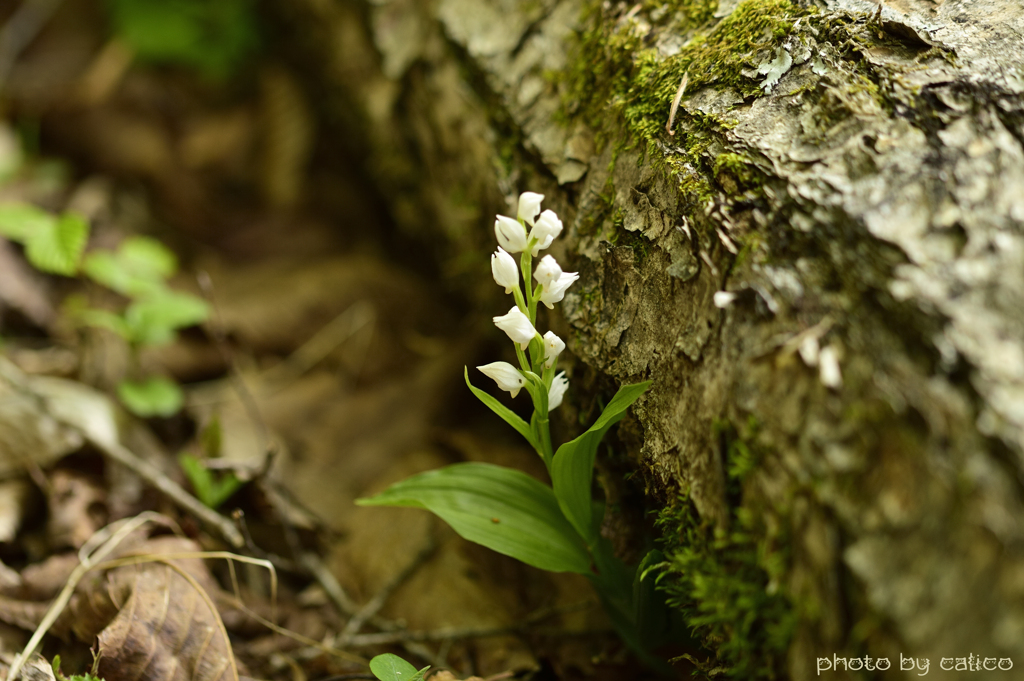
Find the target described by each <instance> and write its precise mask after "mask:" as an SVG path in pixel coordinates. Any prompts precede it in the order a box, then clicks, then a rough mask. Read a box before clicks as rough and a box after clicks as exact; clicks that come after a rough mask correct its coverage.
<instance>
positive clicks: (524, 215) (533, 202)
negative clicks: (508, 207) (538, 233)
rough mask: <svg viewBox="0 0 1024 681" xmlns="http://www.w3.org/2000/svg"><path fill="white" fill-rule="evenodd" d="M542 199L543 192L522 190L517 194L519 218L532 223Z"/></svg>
mask: <svg viewBox="0 0 1024 681" xmlns="http://www.w3.org/2000/svg"><path fill="white" fill-rule="evenodd" d="M543 200H544V195H543V194H537V193H534V192H523V193H522V194H520V195H519V219H520V220H522V221H523V222H525V223H527V224H529V225H533V221H534V219H535V218H536V217H537V213H539V212H540V202H541V201H543Z"/></svg>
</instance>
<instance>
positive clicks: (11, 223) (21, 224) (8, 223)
mask: <svg viewBox="0 0 1024 681" xmlns="http://www.w3.org/2000/svg"><path fill="white" fill-rule="evenodd" d="M56 221H57V219H56V218H55V217H54V216H52V215H50V214H49V213H47V212H46V211H45V210H43V209H42V208H37V207H35V206H31V205H29V204H27V203H7V204H4V205H2V206H0V236H3V237H7V238H8V239H10V240H11V241H17V242H18V243H22V244H23V243H25V242H26V241H27V240H28V238H29V236H30V235H31V234H33V233H35V232H39V231H41V230H46V229H52V225H53V223H55V222H56Z"/></svg>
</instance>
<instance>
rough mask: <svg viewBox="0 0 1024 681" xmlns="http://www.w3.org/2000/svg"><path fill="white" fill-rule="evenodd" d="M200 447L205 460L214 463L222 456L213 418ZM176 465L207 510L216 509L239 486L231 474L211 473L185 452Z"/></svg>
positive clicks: (204, 433) (218, 429) (200, 440)
mask: <svg viewBox="0 0 1024 681" xmlns="http://www.w3.org/2000/svg"><path fill="white" fill-rule="evenodd" d="M199 443H200V446H201V447H202V450H203V454H204V455H205V457H206V458H210V459H215V458H219V457H220V455H221V428H220V421H219V420H218V419H216V418H214V419H213V420H212V421H210V423H209V424H207V426H206V427H205V428H203V430H202V431H201V432H200V434H199ZM178 463H179V465H180V466H181V470H182V471H184V472H185V477H187V478H188V480H189V482H191V483H192V489H193V490H195V493H196V497H198V498H199V500H200V501H201V502H203V503H204V504H206V505H207V506H209V507H210V508H214V509H216V508H219V507H220V506H221V504H223V503H224V502H225V501H227V500H228V499H230V498H231V496H232V495H233V494H234V493H235V492H237V491H238V489H239V488H240V487H242V485H244V484H245V482H244V481H243V480H239V479H238V477H237V476H235V474H234V473H232V472H231V471H223V472H221V473H214V472H213V471H211V470H210V469H209V468H207V467H206V465H205V464H204V463H203V461H202V459H200V458H198V457H196V456H192V455H191V454H189V453H187V452H182V453H181V454H179V455H178Z"/></svg>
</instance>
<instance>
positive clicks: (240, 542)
mask: <svg viewBox="0 0 1024 681" xmlns="http://www.w3.org/2000/svg"><path fill="white" fill-rule="evenodd" d="M80 432H81V431H80ZM82 435H83V437H85V438H86V440H88V442H89V443H90V444H91V445H92V446H93V447H96V448H97V449H99V450H100V451H101V452H103V453H104V454H106V455H107V456H109V457H110V458H111V459H114V460H115V461H117V462H118V463H120V464H122V465H123V466H125V467H127V468H129V469H131V470H132V471H134V472H135V474H136V475H138V476H139V477H140V478H142V479H143V480H145V481H146V482H148V483H149V484H150V485H152V486H153V487H155V488H157V489H158V490H160V491H161V492H163V493H164V494H165V495H167V497H169V498H170V499H171V501H173V502H174V503H176V504H178V506H181V507H182V508H183V509H185V510H186V511H188V512H189V513H192V514H193V515H195V516H196V517H198V518H199V519H200V520H202V521H203V522H204V523H206V524H207V525H210V526H212V527H215V528H217V530H218V531H219V532H220V533H221V534H222V535H224V538H225V539H227V540H228V543H229V544H231V545H232V546H234V547H235V548H242V547H244V546H245V539H243V538H242V533H241V532H239V531H238V528H237V527H235V525H234V524H233V523H232V522H231V521H230V520H228V519H227V518H225V517H224V516H222V515H221V514H220V513H217V512H216V511H214V510H213V509H212V508H210V507H209V506H206V505H205V504H203V502H201V501H199V500H198V499H196V498H195V497H194V496H192V495H191V494H189V493H188V492H187V491H186V490H185V488H183V487H182V486H181V485H179V484H178V483H176V482H174V481H173V480H171V479H170V478H168V477H167V476H166V475H164V473H163V471H161V470H160V469H159V468H157V467H156V466H154V465H153V464H151V463H149V462H148V461H146V460H145V459H141V458H139V457H138V456H136V455H135V453H133V452H131V451H130V450H129V449H128V448H127V447H124V446H123V445H121V443H119V442H107V441H105V440H97V439H96V438H94V437H92V436H91V435H90V434H88V433H85V432H82Z"/></svg>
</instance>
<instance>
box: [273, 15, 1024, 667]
mask: <svg viewBox="0 0 1024 681" xmlns="http://www.w3.org/2000/svg"><path fill="white" fill-rule="evenodd" d="M278 10H279V12H280V14H281V18H282V25H285V26H288V25H292V26H297V27H300V28H301V30H302V31H303V33H302V35H303V41H304V43H305V44H306V50H307V54H306V59H307V60H308V62H307V63H308V64H311V65H314V66H315V68H314V69H312V70H311V71H310V73H311V74H313V77H312V78H311V82H315V83H317V86H316V87H318V88H319V89H320V94H321V95H322V97H323V99H324V101H327V102H328V103H333V105H334V106H333V109H332V111H333V112H334V113H333V114H332V115H333V116H335V118H336V120H335V121H334V122H335V124H336V125H338V126H343V127H344V129H347V130H349V131H350V132H349V134H352V135H364V136H365V139H366V140H368V141H367V142H366V143H365V144H363V145H362V146H360V145H358V144H354V145H352V148H353V149H361V152H359V153H362V154H363V155H364V158H365V160H366V162H367V163H368V166H367V167H368V169H369V172H371V173H372V174H373V175H374V177H375V181H376V182H377V183H378V186H379V187H380V188H381V191H382V192H383V194H384V196H386V197H387V199H388V201H389V204H390V206H391V207H392V210H393V217H394V220H395V222H396V224H397V225H398V226H399V227H400V228H401V229H402V230H403V231H404V232H406V233H407V234H409V235H411V236H412V237H413V238H416V239H419V240H421V241H422V242H423V243H425V244H429V245H430V246H431V248H432V249H433V254H434V257H435V258H436V259H437V261H438V263H439V265H440V266H441V267H442V269H443V270H444V271H445V272H446V273H447V274H448V275H449V276H450V277H452V279H453V282H457V283H458V284H459V285H463V284H466V285H468V286H469V287H473V286H475V287H479V290H481V291H484V290H490V289H488V288H487V287H488V285H489V284H488V281H489V277H488V270H487V266H486V258H483V257H482V254H484V253H486V252H487V251H489V250H490V249H491V248H492V243H491V233H490V224H491V221H492V220H493V217H492V216H493V214H494V213H495V212H509V211H512V210H513V208H512V207H511V206H512V205H513V202H514V198H515V196H516V194H517V192H519V191H522V190H527V189H529V190H532V191H538V192H542V193H544V194H545V195H546V196H547V200H546V203H545V207H550V208H553V209H555V210H556V211H557V212H558V213H559V214H560V215H561V216H562V217H563V220H565V222H566V225H567V235H566V236H567V238H565V239H563V240H562V242H561V244H562V245H561V246H559V247H556V251H555V254H556V256H558V257H559V259H560V260H561V261H562V262H563V267H564V268H566V269H571V270H578V271H579V272H580V275H581V278H580V281H579V283H578V284H577V285H576V286H575V287H574V288H573V289H572V290H571V292H570V294H569V295H567V296H566V301H565V305H564V306H563V312H562V314H563V317H562V319H561V320H555V321H554V322H553V323H554V325H555V326H556V328H557V326H558V325H559V324H561V325H562V328H563V329H565V330H567V331H568V332H569V334H568V335H569V337H570V339H571V342H570V350H571V352H572V355H573V356H574V358H575V364H574V365H573V366H572V368H571V373H572V377H573V379H574V381H573V384H574V387H575V388H576V390H575V395H573V396H572V400H573V402H574V404H575V405H576V406H577V407H581V408H582V407H583V406H586V405H589V404H591V402H592V401H593V400H594V399H595V398H596V397H597V394H596V392H597V390H598V389H599V388H604V387H607V386H608V385H610V384H612V383H613V382H633V381H638V380H644V379H648V378H650V379H653V380H654V384H653V386H652V388H651V390H650V392H649V393H648V394H647V395H646V396H645V397H644V398H643V399H642V400H641V401H640V403H639V404H638V406H637V407H636V409H635V412H636V415H637V417H638V424H639V425H638V426H637V432H638V433H640V432H642V436H641V437H637V438H635V447H634V449H635V451H634V452H633V454H634V455H635V458H636V461H637V462H638V464H639V466H640V468H641V470H642V473H643V479H644V480H645V482H646V487H647V492H648V494H649V495H650V496H651V497H652V498H653V499H655V500H657V503H659V504H662V505H664V506H672V505H673V504H677V503H679V502H677V501H676V500H677V499H678V498H679V496H680V495H684V496H685V498H686V502H685V504H686V506H685V507H683V506H679V507H677V511H678V512H677V513H676V515H672V514H668V515H666V520H665V521H664V522H663V523H662V528H663V529H664V530H665V531H666V532H667V533H668V534H669V535H670V539H671V546H672V547H674V550H675V551H677V555H678V556H681V557H682V558H681V561H682V562H681V563H679V564H678V565H677V567H678V568H679V576H680V580H679V581H678V582H677V585H678V588H677V589H676V591H675V592H674V594H673V595H674V597H675V599H676V600H677V602H679V604H680V605H681V606H682V607H684V609H686V608H689V610H687V611H688V612H691V613H697V612H699V611H700V609H701V607H702V605H703V606H707V605H708V604H706V603H705V604H701V603H699V602H697V601H699V599H700V598H723V599H726V600H728V599H730V598H740V597H741V595H742V594H745V593H747V590H746V586H748V585H749V584H748V583H754V584H755V585H756V586H757V588H758V589H761V590H763V591H764V592H765V593H766V594H767V596H768V597H769V598H768V600H767V601H765V602H769V603H770V607H767V608H766V609H765V610H764V612H763V613H762V614H763V615H764V616H765V617H768V618H773V617H782V616H783V615H777V614H772V613H778V612H779V609H778V607H777V606H778V603H779V601H777V598H783V599H784V600H785V602H786V603H788V606H787V607H788V608H789V611H790V612H792V613H795V618H796V621H797V622H798V624H797V625H796V627H795V633H793V635H792V636H785V637H781V638H780V636H775V637H774V638H773V639H772V640H771V641H763V640H757V641H754V640H751V641H745V640H744V639H743V636H748V637H749V636H753V634H751V633H750V630H749V627H747V628H744V627H743V626H741V625H740V623H739V622H736V623H734V624H730V623H729V622H728V621H720V622H717V624H715V625H714V626H705V628H704V630H703V633H704V634H706V635H707V636H708V640H709V642H710V643H711V644H712V645H717V646H719V647H721V648H722V649H723V650H726V651H727V653H725V654H724V658H723V659H724V661H725V663H726V664H727V666H732V667H733V668H734V669H738V667H737V660H740V659H741V658H743V657H744V656H746V659H745V663H746V664H748V665H750V668H758V669H760V670H761V671H760V672H758V674H760V675H764V676H771V675H772V674H778V675H788V676H789V677H791V678H793V679H809V678H812V677H816V659H817V658H819V657H828V658H829V659H830V660H831V659H832V658H833V655H835V654H838V655H839V656H853V655H869V656H871V657H872V658H878V657H888V658H889V659H890V660H893V661H894V666H895V665H898V664H899V659H900V655H901V654H902V655H905V656H915V657H919V658H923V657H927V658H930V659H931V661H932V665H933V669H935V668H936V667H938V666H939V665H940V659H941V658H943V657H947V658H957V657H966V656H967V655H968V654H971V653H973V654H975V655H981V656H982V657H986V656H993V657H996V658H1011V659H1013V660H1014V662H1015V664H1017V665H1018V666H1019V665H1024V504H1022V498H1024V483H1022V481H1024V38H1022V35H1024V6H1022V5H1021V4H1020V3H1019V2H1014V1H1013V0H984V1H982V2H978V1H973V2H967V0H944V1H937V2H928V1H926V0H886V1H885V2H884V3H883V4H882V5H881V6H879V5H876V4H874V3H868V2H862V1H861V0H824V1H822V2H816V3H811V2H808V1H806V0H799V1H793V2H790V1H789V0H746V1H745V2H742V3H737V2H730V1H729V0H721V2H718V3H711V4H709V3H708V2H701V1H700V0H690V1H687V0H674V2H670V3H665V4H661V3H654V2H642V3H638V4H636V5H633V4H632V3H620V4H616V3H608V2H605V3H596V2H594V3H589V2H583V0H562V1H547V0H545V1H538V0H522V1H517V0H433V1H430V2H426V1H424V2H417V1H415V0H376V1H375V2H372V3H369V4H361V3H359V2H355V0H351V1H348V2H330V1H328V0H293V1H289V2H281V3H279V7H278ZM684 81H685V83H686V88H685V91H684V92H682V95H681V97H679V106H678V110H677V111H675V114H674V116H673V115H672V114H673V109H674V107H673V100H674V99H676V96H677V94H679V89H680V84H681V83H682V82H684ZM670 119H672V121H671V127H672V131H671V133H670V132H669V131H668V129H667V126H668V125H669V123H670ZM354 162H357V161H355V160H354ZM720 291H726V292H730V293H732V294H734V295H732V296H722V295H719V296H717V298H716V296H715V294H716V293H717V292H720ZM486 295H487V294H485V293H482V294H481V297H486ZM716 302H717V305H716ZM726 303H728V304H726ZM837 370H838V371H837ZM716 424H717V425H716ZM627 439H628V438H627ZM729 452H733V454H732V455H730V454H729ZM737 452H739V453H740V455H741V460H740V461H739V462H737V461H736V460H735V457H736V455H737V454H736V453H737ZM680 509H682V510H680ZM686 509H689V510H686ZM672 518H675V521H672ZM695 527H696V528H697V529H698V530H700V531H693V530H694V528H695ZM730 537H732V539H730ZM730 542H732V543H730ZM701 543H703V544H702V545H699V546H698V545H697V544H701ZM744 543H747V544H749V546H751V547H753V548H754V549H756V550H752V551H749V552H747V553H743V552H737V551H736V550H735V549H736V547H737V546H739V545H741V544H744ZM687 551H690V552H691V554H692V555H691V554H686V552H687ZM693 552H697V553H696V554H694V553H693ZM698 554H699V556H698V557H700V556H703V558H701V559H700V560H688V559H687V555H690V557H691V558H692V557H693V555H698ZM737 555H749V557H750V558H749V560H750V561H751V563H753V564H754V565H753V567H754V568H756V569H755V570H754V571H753V573H751V572H750V571H749V570H743V569H739V568H737V567H736V566H735V565H734V564H733V563H731V562H730V561H733V562H734V561H735V560H736V558H735V556H737ZM702 561H703V562H702ZM708 561H710V563H709V562H708ZM716 561H717V562H716ZM701 565H704V566H708V565H711V566H712V567H705V568H704V569H708V570H712V571H714V570H717V571H718V572H720V573H721V576H723V578H728V577H729V575H733V576H736V579H741V580H745V581H744V588H736V589H729V588H725V589H722V590H720V591H718V592H715V593H717V595H715V593H712V592H710V591H704V592H702V591H700V590H699V589H695V588H694V587H693V582H692V579H691V580H690V582H687V581H686V574H684V572H685V571H684V570H683V569H682V568H683V567H684V566H685V567H686V569H689V570H699V569H702V568H701V567H700V566H701ZM730 565H732V567H730ZM750 574H753V576H752V577H751V576H749V575H750ZM744 575H747V576H744ZM687 585H689V586H687ZM687 589H689V591H687ZM688 594H689V595H688ZM687 598H689V601H687ZM755 600H756V599H755ZM712 605H713V604H712ZM743 608H744V603H731V604H730V603H724V604H723V608H721V609H720V612H736V613H737V615H736V616H737V617H738V618H739V617H740V613H741V612H742V611H743ZM744 632H746V634H744ZM747 644H749V645H747ZM780 651H781V653H780ZM758 655H762V656H765V660H766V662H765V663H764V664H762V665H761V666H760V667H758V663H757V656H758ZM773 660H774V661H773ZM952 664H955V662H954V663H952ZM829 673H830V674H831V675H832V678H848V677H849V678H852V676H853V675H847V674H846V673H845V672H843V671H839V672H829ZM898 674H899V672H897V671H895V669H894V670H893V671H890V672H888V673H885V674H882V675H881V677H882V678H896V677H897V676H898ZM748 678H749V676H748Z"/></svg>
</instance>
